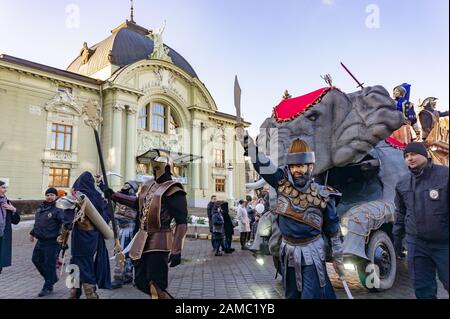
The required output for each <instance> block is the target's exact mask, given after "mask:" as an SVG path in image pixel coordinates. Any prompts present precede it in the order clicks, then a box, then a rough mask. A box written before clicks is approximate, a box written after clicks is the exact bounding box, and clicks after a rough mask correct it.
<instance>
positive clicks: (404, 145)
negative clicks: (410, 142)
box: [386, 136, 406, 150]
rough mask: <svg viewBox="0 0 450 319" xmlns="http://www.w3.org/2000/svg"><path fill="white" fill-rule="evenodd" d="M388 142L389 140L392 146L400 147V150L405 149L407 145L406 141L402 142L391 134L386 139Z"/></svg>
mask: <svg viewBox="0 0 450 319" xmlns="http://www.w3.org/2000/svg"><path fill="white" fill-rule="evenodd" d="M386 142H387V143H388V144H389V145H391V146H393V147H395V148H398V149H400V150H404V149H405V147H406V144H405V143H402V142H400V141H398V140H396V139H395V138H393V137H392V136H389V137H388V138H387V139H386Z"/></svg>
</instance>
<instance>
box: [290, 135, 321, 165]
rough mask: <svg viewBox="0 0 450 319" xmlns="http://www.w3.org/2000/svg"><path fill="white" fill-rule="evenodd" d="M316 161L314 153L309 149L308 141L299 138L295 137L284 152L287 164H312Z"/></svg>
mask: <svg viewBox="0 0 450 319" xmlns="http://www.w3.org/2000/svg"><path fill="white" fill-rule="evenodd" d="M315 162H316V158H315V154H314V152H313V151H311V148H310V147H309V145H308V143H306V142H305V141H303V140H301V139H298V138H297V139H295V140H294V141H293V142H292V144H291V147H290V148H289V152H288V153H287V154H286V164H287V165H302V164H314V163H315Z"/></svg>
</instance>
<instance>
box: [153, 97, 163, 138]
mask: <svg viewBox="0 0 450 319" xmlns="http://www.w3.org/2000/svg"><path fill="white" fill-rule="evenodd" d="M165 122H166V116H165V107H164V106H163V105H161V104H159V103H154V104H152V126H151V128H152V131H155V132H160V133H165V132H166V125H165Z"/></svg>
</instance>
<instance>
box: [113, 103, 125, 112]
mask: <svg viewBox="0 0 450 319" xmlns="http://www.w3.org/2000/svg"><path fill="white" fill-rule="evenodd" d="M112 110H113V112H122V111H123V110H125V105H123V104H121V103H116V104H114V105H113V107H112Z"/></svg>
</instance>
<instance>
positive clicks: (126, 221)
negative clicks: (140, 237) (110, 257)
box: [112, 181, 139, 289]
mask: <svg viewBox="0 0 450 319" xmlns="http://www.w3.org/2000/svg"><path fill="white" fill-rule="evenodd" d="M138 189H139V185H138V184H137V183H136V181H128V182H126V183H125V184H124V185H123V187H122V189H121V190H120V193H122V194H125V195H129V196H134V197H136V196H137V192H138ZM136 199H137V197H136ZM114 218H115V219H116V225H117V227H118V229H117V233H118V235H119V241H120V246H121V247H122V248H125V247H127V246H128V244H129V243H130V242H131V239H133V236H134V234H135V230H136V219H137V210H136V209H134V208H131V207H128V206H125V205H122V204H117V205H116V209H115V212H114ZM132 282H133V264H132V263H131V258H130V256H129V254H128V253H127V254H125V262H124V264H123V265H121V264H120V263H119V262H116V266H115V268H114V281H113V282H112V288H113V289H117V288H121V287H122V285H124V284H129V283H132Z"/></svg>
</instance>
